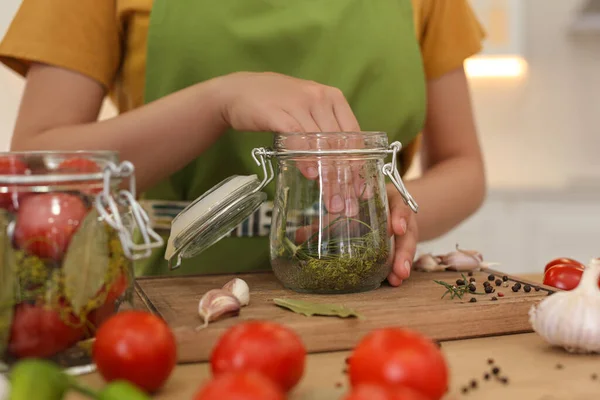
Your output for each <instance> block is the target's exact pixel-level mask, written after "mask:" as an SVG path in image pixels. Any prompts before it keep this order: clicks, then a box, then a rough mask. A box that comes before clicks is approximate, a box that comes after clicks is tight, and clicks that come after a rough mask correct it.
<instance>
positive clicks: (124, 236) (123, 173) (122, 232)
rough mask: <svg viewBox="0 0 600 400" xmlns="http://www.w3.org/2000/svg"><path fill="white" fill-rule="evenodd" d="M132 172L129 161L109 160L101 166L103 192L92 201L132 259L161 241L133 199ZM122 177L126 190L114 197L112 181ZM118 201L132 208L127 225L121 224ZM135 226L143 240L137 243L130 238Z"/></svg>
mask: <svg viewBox="0 0 600 400" xmlns="http://www.w3.org/2000/svg"><path fill="white" fill-rule="evenodd" d="M134 172H135V168H134V166H133V164H132V163H130V162H129V161H125V162H123V163H121V164H120V165H119V166H117V165H114V164H113V163H109V164H108V165H107V166H106V167H105V168H104V187H103V190H102V193H100V194H98V196H96V202H95V205H96V209H97V210H98V212H99V213H100V215H101V216H102V217H103V218H104V219H105V221H106V222H107V223H108V224H109V225H110V226H111V227H112V228H113V229H115V230H116V231H117V233H118V234H119V238H120V239H121V244H122V245H123V252H124V253H125V256H126V257H127V258H129V259H131V260H134V261H135V260H139V259H142V258H147V257H149V256H150V255H151V253H152V249H155V248H158V247H162V246H163V245H164V240H163V238H162V237H161V236H160V235H159V234H157V233H156V232H155V231H154V230H153V229H152V228H151V226H150V225H151V224H150V218H149V217H148V214H147V213H146V211H145V210H144V209H143V208H142V206H141V205H140V204H139V203H138V202H137V200H136V199H135V175H134ZM122 178H129V191H127V190H120V191H119V192H118V196H117V200H116V201H115V199H114V198H113V196H112V195H111V190H110V188H111V181H112V179H122ZM117 202H118V203H119V204H121V205H123V206H126V207H129V208H130V209H131V213H132V214H133V226H131V227H126V226H125V225H124V224H123V219H122V218H121V214H120V212H119V208H118V204H117ZM107 209H108V211H107ZM136 229H138V230H139V233H140V235H141V236H142V240H143V244H136V243H135V242H134V240H133V232H135V230H136ZM153 240H154V241H153Z"/></svg>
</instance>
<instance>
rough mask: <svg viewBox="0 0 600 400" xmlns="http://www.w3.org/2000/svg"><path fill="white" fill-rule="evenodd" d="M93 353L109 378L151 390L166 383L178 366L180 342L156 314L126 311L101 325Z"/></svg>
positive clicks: (100, 369)
mask: <svg viewBox="0 0 600 400" xmlns="http://www.w3.org/2000/svg"><path fill="white" fill-rule="evenodd" d="M92 357H93V359H94V362H95V363H96V366H97V368H98V371H99V372H100V374H101V375H102V377H103V378H104V379H105V380H106V381H107V382H111V381H114V380H119V379H124V380H127V381H129V382H131V383H133V384H134V385H136V386H138V387H139V388H140V389H143V390H145V391H147V392H150V393H151V392H154V391H156V390H158V389H160V388H161V387H162V386H163V385H164V384H165V382H166V381H167V379H168V378H169V376H170V375H171V372H172V371H173V368H175V364H176V363H177V343H176V342H175V336H174V335H173V332H172V331H171V329H170V328H169V326H168V325H167V324H166V323H165V321H163V320H162V319H161V318H159V317H157V316H156V315H153V314H151V313H149V312H144V311H123V312H119V313H116V314H115V315H113V316H112V317H110V318H109V319H108V320H107V321H106V322H104V324H102V326H101V327H100V328H99V329H98V331H97V332H96V340H95V341H94V345H93V347H92Z"/></svg>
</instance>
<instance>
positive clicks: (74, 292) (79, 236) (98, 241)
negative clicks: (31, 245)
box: [63, 208, 110, 313]
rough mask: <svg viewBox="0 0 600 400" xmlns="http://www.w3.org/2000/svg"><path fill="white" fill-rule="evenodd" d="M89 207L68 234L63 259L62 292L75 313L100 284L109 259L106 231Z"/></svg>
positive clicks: (94, 211)
mask: <svg viewBox="0 0 600 400" xmlns="http://www.w3.org/2000/svg"><path fill="white" fill-rule="evenodd" d="M99 217H100V215H99V214H98V211H97V210H96V209H95V208H92V209H91V210H90V212H89V213H88V214H87V215H86V217H85V218H84V220H83V221H82V223H81V225H80V226H79V228H78V229H77V231H76V232H75V234H74V235H73V237H72V238H71V242H70V244H69V247H68V249H67V254H66V255H65V259H64V261H63V274H64V278H65V292H66V295H67V297H68V299H69V301H70V302H71V304H72V306H73V309H74V310H75V313H79V312H80V311H81V310H82V308H83V307H84V306H85V305H86V304H87V303H88V302H89V301H90V300H91V299H93V298H94V297H95V296H96V295H97V294H98V291H99V290H100V289H101V288H102V285H103V284H104V281H105V278H106V272H107V271H108V266H109V263H110V254H109V246H108V240H109V237H108V232H107V230H106V229H105V227H104V222H103V221H101V220H100V219H99Z"/></svg>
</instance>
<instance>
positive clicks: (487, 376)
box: [483, 372, 490, 381]
mask: <svg viewBox="0 0 600 400" xmlns="http://www.w3.org/2000/svg"><path fill="white" fill-rule="evenodd" d="M483 379H485V380H486V381H489V380H490V374H488V373H487V372H486V373H485V374H483Z"/></svg>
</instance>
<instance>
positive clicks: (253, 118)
mask: <svg viewBox="0 0 600 400" xmlns="http://www.w3.org/2000/svg"><path fill="white" fill-rule="evenodd" d="M214 82H215V83H216V87H217V88H218V90H217V91H216V92H217V93H218V103H219V104H220V109H221V115H222V117H223V120H224V122H225V123H226V124H227V125H229V126H231V127H232V128H233V129H235V130H240V131H266V132H278V133H299V135H291V136H290V137H289V138H288V139H286V147H287V148H289V149H294V150H328V149H343V148H347V147H360V146H362V145H363V143H362V142H360V141H358V140H357V139H355V138H350V139H340V137H339V135H325V136H319V135H311V136H308V137H307V136H306V135H302V133H319V132H325V133H336V132H360V126H359V124H358V121H357V120H356V117H355V116H354V113H353V112H352V109H351V107H350V105H349V104H348V102H347V100H346V98H345V97H344V94H343V93H342V92H341V90H339V89H337V88H334V87H330V86H326V85H322V84H319V83H316V82H312V81H307V80H303V79H298V78H294V77H290V76H286V75H281V74H277V73H271V72H262V73H255V72H238V73H233V74H230V75H225V76H223V77H220V78H216V79H215V80H214ZM297 166H298V168H299V170H300V171H301V172H302V174H303V175H304V176H306V177H307V178H308V179H318V180H319V185H320V186H321V188H322V191H323V199H324V201H325V205H326V207H327V209H328V211H329V212H331V213H334V214H344V215H346V216H354V215H356V213H358V201H359V197H360V196H361V195H364V194H365V187H364V181H363V180H362V179H361V178H360V163H358V162H345V163H344V162H335V163H334V162H331V161H328V160H327V159H320V160H315V159H312V160H311V159H308V160H305V161H298V162H297Z"/></svg>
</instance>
